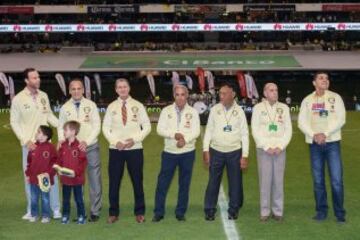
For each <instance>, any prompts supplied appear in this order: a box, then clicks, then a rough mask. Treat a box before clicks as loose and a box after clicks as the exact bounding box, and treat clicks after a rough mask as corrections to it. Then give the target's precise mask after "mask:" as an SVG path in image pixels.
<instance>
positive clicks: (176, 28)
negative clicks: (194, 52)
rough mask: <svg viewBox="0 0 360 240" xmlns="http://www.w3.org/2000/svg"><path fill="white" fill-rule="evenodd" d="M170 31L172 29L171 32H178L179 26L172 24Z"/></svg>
mask: <svg viewBox="0 0 360 240" xmlns="http://www.w3.org/2000/svg"><path fill="white" fill-rule="evenodd" d="M171 29H172V30H173V31H179V30H180V25H179V24H173V25H172V26H171Z"/></svg>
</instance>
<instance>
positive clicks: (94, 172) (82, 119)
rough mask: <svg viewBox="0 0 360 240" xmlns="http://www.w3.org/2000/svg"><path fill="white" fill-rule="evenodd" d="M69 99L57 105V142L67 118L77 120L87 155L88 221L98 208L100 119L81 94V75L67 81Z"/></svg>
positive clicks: (81, 147) (99, 202)
mask: <svg viewBox="0 0 360 240" xmlns="http://www.w3.org/2000/svg"><path fill="white" fill-rule="evenodd" d="M69 93H70V95H71V99H70V100H69V101H67V102H66V103H65V104H64V105H63V106H62V107H61V109H60V114H59V126H58V135H59V142H60V143H61V142H62V141H64V131H63V126H64V124H65V123H66V122H67V121H77V122H79V123H80V132H79V134H78V139H79V141H80V149H81V150H82V151H84V152H86V157H87V159H88V167H87V172H88V181H89V188H90V190H89V193H90V205H91V206H90V218H89V221H90V222H96V221H97V220H98V219H99V216H100V210H101V195H102V187H101V161H100V150H99V144H98V136H99V134H100V130H101V120H100V116H99V111H98V108H97V106H96V104H95V103H94V102H93V101H91V100H89V99H86V98H84V97H83V95H84V85H83V83H82V81H81V80H80V79H74V80H72V81H71V82H70V85H69Z"/></svg>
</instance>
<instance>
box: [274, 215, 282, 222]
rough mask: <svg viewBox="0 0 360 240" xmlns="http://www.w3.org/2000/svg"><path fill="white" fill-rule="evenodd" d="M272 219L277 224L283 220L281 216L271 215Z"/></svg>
mask: <svg viewBox="0 0 360 240" xmlns="http://www.w3.org/2000/svg"><path fill="white" fill-rule="evenodd" d="M272 218H273V219H274V220H275V221H278V222H282V221H283V219H284V218H283V216H276V215H272Z"/></svg>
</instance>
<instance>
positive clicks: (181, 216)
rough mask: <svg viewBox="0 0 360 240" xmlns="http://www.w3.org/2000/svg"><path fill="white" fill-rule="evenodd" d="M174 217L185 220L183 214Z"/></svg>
mask: <svg viewBox="0 0 360 240" xmlns="http://www.w3.org/2000/svg"><path fill="white" fill-rule="evenodd" d="M176 219H177V220H178V221H186V219H185V216H184V215H176Z"/></svg>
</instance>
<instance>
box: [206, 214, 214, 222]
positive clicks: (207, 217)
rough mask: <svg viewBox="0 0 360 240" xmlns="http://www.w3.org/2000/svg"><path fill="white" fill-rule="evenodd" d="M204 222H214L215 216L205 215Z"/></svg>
mask: <svg viewBox="0 0 360 240" xmlns="http://www.w3.org/2000/svg"><path fill="white" fill-rule="evenodd" d="M205 220H206V221H214V220H215V214H205Z"/></svg>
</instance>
